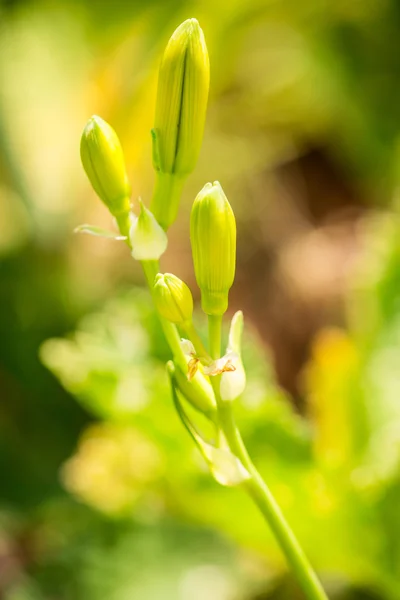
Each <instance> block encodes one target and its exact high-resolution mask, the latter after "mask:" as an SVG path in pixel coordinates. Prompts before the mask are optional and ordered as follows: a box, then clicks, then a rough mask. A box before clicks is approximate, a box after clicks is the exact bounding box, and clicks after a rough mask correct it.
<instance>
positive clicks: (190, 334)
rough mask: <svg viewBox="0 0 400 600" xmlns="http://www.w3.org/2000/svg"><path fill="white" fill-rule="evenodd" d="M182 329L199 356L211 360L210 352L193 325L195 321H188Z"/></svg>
mask: <svg viewBox="0 0 400 600" xmlns="http://www.w3.org/2000/svg"><path fill="white" fill-rule="evenodd" d="M181 329H182V331H183V333H184V334H185V335H186V336H187V338H188V339H189V340H190V341H191V342H192V344H193V346H194V349H195V350H196V354H197V356H200V357H202V358H209V355H208V352H207V350H206V348H205V346H204V344H203V342H202V340H201V338H200V336H199V334H198V333H197V331H196V329H195V327H194V325H193V321H186V323H183V324H182V325H181Z"/></svg>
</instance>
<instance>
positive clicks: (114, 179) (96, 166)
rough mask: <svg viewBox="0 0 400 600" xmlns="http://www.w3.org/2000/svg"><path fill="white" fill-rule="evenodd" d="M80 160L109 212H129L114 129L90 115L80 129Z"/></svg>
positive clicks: (122, 159) (122, 164) (117, 214)
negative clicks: (83, 126)
mask: <svg viewBox="0 0 400 600" xmlns="http://www.w3.org/2000/svg"><path fill="white" fill-rule="evenodd" d="M81 160H82V164H83V168H84V169H85V171H86V175H87V176H88V178H89V181H90V183H91V184H92V187H93V189H94V190H95V192H96V194H97V195H98V196H99V198H101V200H102V201H103V202H104V204H105V205H106V206H107V208H108V209H109V211H110V212H111V214H113V215H114V216H116V217H117V216H119V215H121V214H123V213H126V212H129V209H130V205H129V196H130V192H131V190H130V185H129V181H128V176H127V174H126V170H125V160H124V155H123V152H122V148H121V144H120V142H119V139H118V137H117V134H116V133H115V131H114V129H113V128H112V127H111V126H110V125H109V124H108V123H106V122H105V121H103V119H101V118H100V117H97V116H93V117H91V118H90V119H89V121H88V122H87V124H86V127H85V129H84V130H83V134H82V138H81Z"/></svg>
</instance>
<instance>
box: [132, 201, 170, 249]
mask: <svg viewBox="0 0 400 600" xmlns="http://www.w3.org/2000/svg"><path fill="white" fill-rule="evenodd" d="M129 240H130V244H131V247H132V256H133V258H135V259H136V260H158V259H159V258H160V256H161V255H162V254H164V252H165V250H166V248H167V244H168V238H167V235H166V233H165V231H164V230H163V229H162V227H160V225H159V224H158V223H157V221H156V220H155V218H154V216H153V214H152V213H151V212H150V211H149V210H148V209H147V208H146V207H145V205H144V204H143V202H142V201H141V200H140V214H139V216H138V217H134V218H133V223H132V226H131V229H130V232H129Z"/></svg>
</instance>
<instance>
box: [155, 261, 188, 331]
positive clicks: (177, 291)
mask: <svg viewBox="0 0 400 600" xmlns="http://www.w3.org/2000/svg"><path fill="white" fill-rule="evenodd" d="M153 295H154V301H155V303H156V307H157V310H158V311H159V313H160V315H161V316H162V317H164V318H165V319H167V320H168V321H171V323H175V324H177V325H179V324H180V323H184V322H185V321H190V320H191V318H192V315H193V298H192V293H191V291H190V290H189V288H188V286H187V285H186V283H184V282H183V281H181V279H179V277H176V276H175V275H172V274H171V273H164V275H162V274H161V273H159V274H158V275H157V276H156V279H155V282H154V288H153Z"/></svg>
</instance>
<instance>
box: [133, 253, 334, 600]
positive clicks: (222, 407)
mask: <svg viewBox="0 0 400 600" xmlns="http://www.w3.org/2000/svg"><path fill="white" fill-rule="evenodd" d="M142 267H143V271H144V274H145V276H146V280H147V283H148V285H149V288H150V291H152V288H153V282H154V278H155V276H156V274H157V273H158V271H159V264H158V261H142ZM159 317H160V321H161V325H162V328H163V331H164V335H165V337H166V340H167V342H168V345H169V347H170V348H171V351H172V354H173V356H174V359H175V361H176V363H177V364H178V365H179V367H180V368H181V369H182V370H183V372H185V370H186V369H187V363H186V357H185V355H184V353H183V350H182V348H181V345H180V337H179V333H178V330H177V328H176V326H175V325H173V324H172V323H170V322H169V321H167V320H166V319H164V318H162V317H161V316H160V315H159ZM221 324H222V317H221V316H214V315H209V317H208V328H209V346H210V354H211V356H212V358H213V359H217V358H219V357H220V354H221ZM188 332H189V337H190V338H193V339H192V343H193V345H194V346H195V348H196V346H198V348H199V349H201V350H203V349H204V350H205V348H204V346H203V344H202V342H201V340H200V338H199V336H198V334H197V332H196V331H195V329H194V327H193V324H191V327H190V326H189V328H188ZM193 340H195V341H196V343H195V341H193ZM196 350H197V351H198V349H197V348H196ZM211 383H212V386H213V389H214V394H215V397H216V400H217V407H218V421H219V425H220V427H221V429H222V431H223V433H224V435H225V438H226V441H227V442H228V444H229V447H230V449H231V451H232V452H233V453H234V454H235V455H236V456H237V457H238V458H239V459H240V460H241V462H242V464H243V466H244V467H245V468H246V469H247V471H248V473H249V474H250V478H249V479H248V480H246V481H245V482H244V483H243V487H244V489H245V490H246V491H247V493H248V494H249V495H250V497H251V498H252V499H253V501H254V502H255V504H256V505H257V506H258V508H259V509H260V511H261V513H262V514H263V516H264V518H265V520H266V521H267V523H268V525H269V526H270V528H271V530H272V532H273V534H274V535H275V537H276V539H277V541H278V543H279V544H280V546H281V548H282V551H283V553H284V555H285V557H286V560H287V562H288V565H289V566H290V567H291V569H292V571H293V573H294V575H295V577H296V578H297V581H298V583H299V585H300V587H301V589H302V590H303V592H304V594H305V596H306V598H307V599H308V600H328V597H327V595H326V594H325V591H324V589H323V587H322V585H321V583H320V581H319V579H318V577H317V576H316V574H315V572H314V570H313V568H312V566H311V564H310V563H309V561H308V559H307V557H306V555H305V554H304V551H303V549H302V548H301V546H300V544H299V542H298V541H297V538H296V536H295V535H294V533H293V531H292V530H291V529H290V527H289V525H288V523H287V521H286V519H285V517H284V515H283V513H282V511H281V509H280V507H279V505H278V504H277V502H276V500H275V498H274V496H273V495H272V493H271V491H270V489H269V488H268V486H267V485H266V483H265V482H264V480H263V479H262V477H261V475H260V474H259V472H258V471H257V469H256V467H255V466H254V465H253V463H252V460H251V458H250V456H249V454H248V452H247V449H246V446H245V445H244V442H243V440H242V437H241V435H240V432H239V430H238V428H237V426H236V423H235V420H234V416H233V411H232V404H231V403H230V402H224V401H222V399H221V396H220V391H219V386H220V376H214V377H211Z"/></svg>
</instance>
